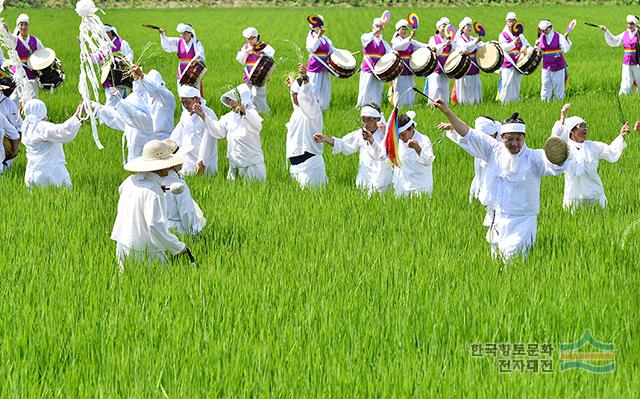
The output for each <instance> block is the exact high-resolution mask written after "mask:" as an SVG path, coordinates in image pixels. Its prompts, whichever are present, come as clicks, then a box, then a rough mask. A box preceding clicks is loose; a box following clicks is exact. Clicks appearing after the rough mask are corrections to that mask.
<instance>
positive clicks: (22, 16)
mask: <svg viewBox="0 0 640 399" xmlns="http://www.w3.org/2000/svg"><path fill="white" fill-rule="evenodd" d="M22 22H26V23H28V24H29V23H31V22H29V16H28V15H27V14H20V15H18V18H16V26H18V25H20V23H22Z"/></svg>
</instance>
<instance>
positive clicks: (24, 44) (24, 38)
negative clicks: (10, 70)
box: [11, 14, 44, 104]
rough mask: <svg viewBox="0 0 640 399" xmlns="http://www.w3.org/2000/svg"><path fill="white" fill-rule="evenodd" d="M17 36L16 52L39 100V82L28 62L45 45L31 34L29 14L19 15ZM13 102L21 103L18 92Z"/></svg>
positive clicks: (16, 91)
mask: <svg viewBox="0 0 640 399" xmlns="http://www.w3.org/2000/svg"><path fill="white" fill-rule="evenodd" d="M15 35H16V37H17V38H18V40H16V51H17V52H18V56H19V57H20V61H22V65H23V69H24V72H25V73H26V75H27V78H28V79H29V83H30V84H31V87H32V88H33V94H34V95H35V98H38V80H37V79H36V74H35V72H34V71H32V70H31V68H29V67H28V64H27V60H28V59H29V57H30V56H31V54H33V53H34V52H35V51H38V50H41V49H43V48H44V45H42V42H41V41H40V40H39V39H38V38H37V37H35V36H33V35H30V34H29V16H28V15H27V14H20V15H18V18H17V19H16V30H15ZM14 68H15V67H14ZM14 71H15V69H14ZM11 100H13V102H15V103H16V104H18V103H19V101H20V99H19V98H18V90H15V91H14V92H13V94H12V95H11Z"/></svg>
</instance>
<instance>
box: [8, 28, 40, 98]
mask: <svg viewBox="0 0 640 399" xmlns="http://www.w3.org/2000/svg"><path fill="white" fill-rule="evenodd" d="M16 40H20V41H22V44H24V46H25V47H26V48H28V49H29V50H31V47H29V41H30V40H31V35H27V38H26V39H22V36H20V35H19V34H17V35H16ZM43 48H44V45H43V44H42V42H41V41H40V39H38V38H37V37H36V49H35V51H38V50H42V49H43ZM35 51H34V52H35ZM21 66H22V67H23V68H28V67H26V66H24V65H23V64H22V65H21ZM29 83H30V84H31V89H33V94H34V95H35V97H34V98H38V92H39V91H40V86H39V85H38V79H37V78H35V79H29ZM9 98H11V100H12V101H13V102H14V103H15V104H16V106H19V105H20V98H19V97H18V90H14V91H13V93H11V96H10V97H9Z"/></svg>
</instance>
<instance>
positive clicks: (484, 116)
mask: <svg viewBox="0 0 640 399" xmlns="http://www.w3.org/2000/svg"><path fill="white" fill-rule="evenodd" d="M480 117H481V118H485V119H489V120H490V121H491V122H495V121H496V120H495V119H493V118H492V117H490V116H486V115H481V116H480Z"/></svg>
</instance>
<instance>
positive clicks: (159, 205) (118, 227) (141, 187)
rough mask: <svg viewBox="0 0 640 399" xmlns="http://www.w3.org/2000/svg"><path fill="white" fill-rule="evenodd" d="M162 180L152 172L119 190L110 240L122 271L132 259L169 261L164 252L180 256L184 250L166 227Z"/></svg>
mask: <svg viewBox="0 0 640 399" xmlns="http://www.w3.org/2000/svg"><path fill="white" fill-rule="evenodd" d="M161 185H162V179H161V177H160V176H158V175H157V174H155V173H153V172H148V173H137V174H135V175H131V176H129V177H127V178H126V179H125V181H124V182H123V183H122V184H121V185H120V188H119V189H118V191H119V193H120V199H119V200H118V215H117V216H116V220H115V223H114V225H113V230H112V232H111V239H112V240H114V241H115V242H116V258H117V260H118V263H119V264H120V267H121V270H122V268H123V267H124V262H125V261H126V260H127V259H129V260H133V261H137V262H145V263H151V262H153V261H157V262H167V257H166V255H165V251H169V253H171V254H173V255H177V254H178V253H180V251H182V250H183V249H184V248H185V244H184V243H182V242H181V241H180V240H179V239H178V237H176V236H175V235H173V234H171V232H169V228H168V227H167V205H166V202H165V194H164V192H163V191H162V188H161Z"/></svg>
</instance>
